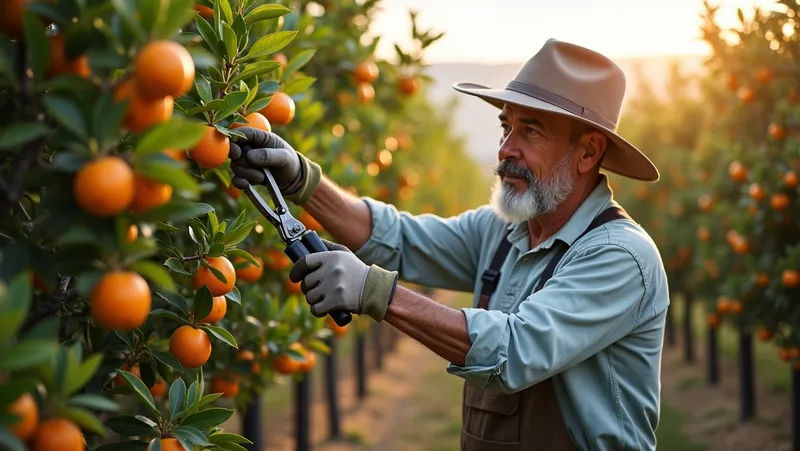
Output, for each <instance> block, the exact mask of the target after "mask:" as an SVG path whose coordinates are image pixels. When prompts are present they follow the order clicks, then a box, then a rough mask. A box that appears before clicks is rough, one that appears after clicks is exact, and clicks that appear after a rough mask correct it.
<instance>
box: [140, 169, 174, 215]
mask: <svg viewBox="0 0 800 451" xmlns="http://www.w3.org/2000/svg"><path fill="white" fill-rule="evenodd" d="M134 180H135V182H134V191H133V201H132V202H131V207H130V208H131V211H133V212H134V213H143V212H145V211H149V210H152V209H154V208H156V207H160V206H162V205H164V204H166V203H167V202H169V200H170V199H171V198H172V186H171V185H168V184H166V183H161V182H159V181H156V180H153V179H149V178H147V177H145V176H143V175H139V174H136V175H135V177H134Z"/></svg>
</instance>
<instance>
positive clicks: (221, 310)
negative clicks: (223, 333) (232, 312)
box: [200, 296, 228, 324]
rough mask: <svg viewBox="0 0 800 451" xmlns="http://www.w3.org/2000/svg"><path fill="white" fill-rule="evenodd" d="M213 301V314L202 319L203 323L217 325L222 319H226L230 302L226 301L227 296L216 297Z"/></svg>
mask: <svg viewBox="0 0 800 451" xmlns="http://www.w3.org/2000/svg"><path fill="white" fill-rule="evenodd" d="M213 301H214V305H212V307H211V313H209V314H208V316H206V317H205V318H203V319H201V320H200V322H201V323H208V324H217V323H218V322H220V320H221V319H222V318H225V313H227V311H228V301H226V300H225V296H214V298H213Z"/></svg>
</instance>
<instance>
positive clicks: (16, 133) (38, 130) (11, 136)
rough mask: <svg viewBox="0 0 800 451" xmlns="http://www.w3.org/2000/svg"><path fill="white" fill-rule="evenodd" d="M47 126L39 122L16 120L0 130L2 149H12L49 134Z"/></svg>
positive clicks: (0, 146) (0, 145) (0, 147)
mask: <svg viewBox="0 0 800 451" xmlns="http://www.w3.org/2000/svg"><path fill="white" fill-rule="evenodd" d="M47 130H48V128H47V126H46V125H44V124H40V123H38V122H14V123H12V124H11V125H9V126H8V127H6V128H4V129H3V130H0V149H11V148H13V147H16V146H19V145H20V144H25V143H27V142H31V141H33V140H34V139H37V138H41V137H42V136H44V135H46V134H47Z"/></svg>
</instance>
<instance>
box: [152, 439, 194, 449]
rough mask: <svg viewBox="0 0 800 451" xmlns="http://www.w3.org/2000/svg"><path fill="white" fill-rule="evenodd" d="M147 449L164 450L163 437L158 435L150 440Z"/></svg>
mask: <svg viewBox="0 0 800 451" xmlns="http://www.w3.org/2000/svg"><path fill="white" fill-rule="evenodd" d="M184 449H185V448H184ZM147 451H162V450H161V439H160V438H158V437H156V438H154V439H152V440H150V444H149V445H147Z"/></svg>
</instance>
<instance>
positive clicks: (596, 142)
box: [577, 130, 608, 174]
mask: <svg viewBox="0 0 800 451" xmlns="http://www.w3.org/2000/svg"><path fill="white" fill-rule="evenodd" d="M607 146H608V136H606V135H605V134H604V133H603V132H601V131H597V130H592V131H590V132H587V133H584V134H583V135H582V136H581V137H580V140H579V141H578V168H577V169H578V173H580V174H585V173H587V172H589V171H591V170H592V169H593V168H594V167H595V166H597V163H598V162H599V161H600V160H601V159H602V157H603V155H604V154H605V151H606V147H607Z"/></svg>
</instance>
